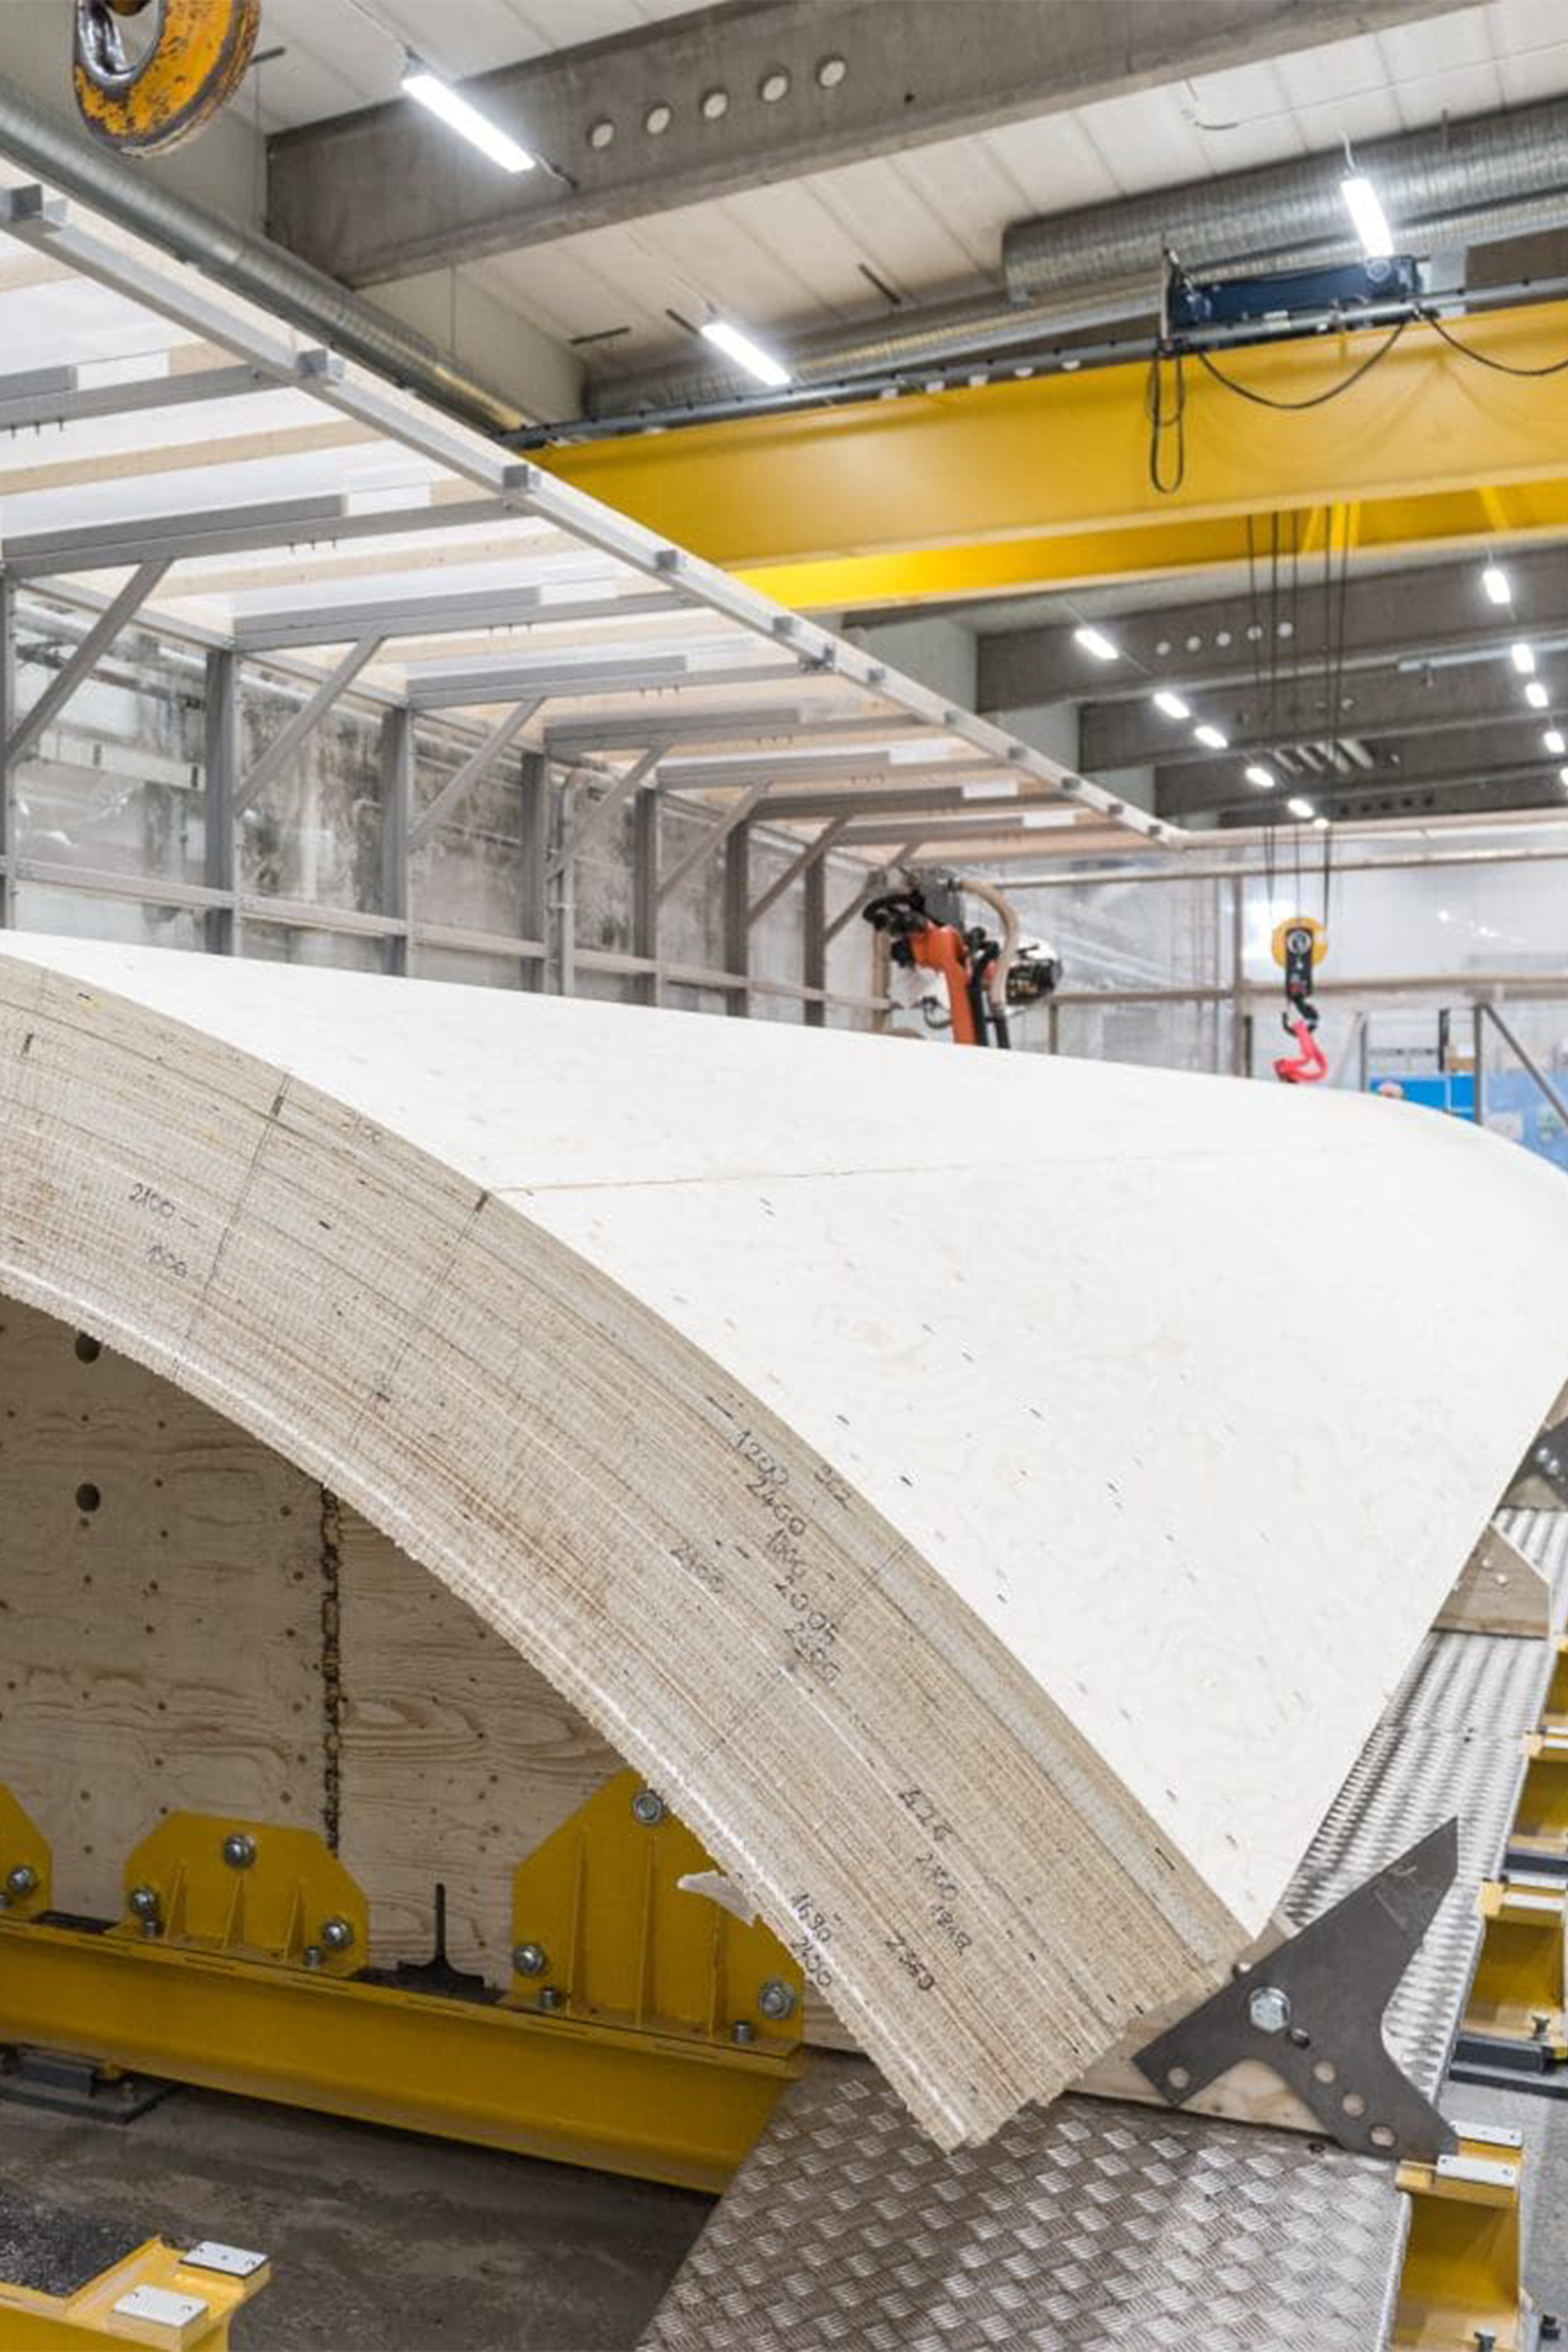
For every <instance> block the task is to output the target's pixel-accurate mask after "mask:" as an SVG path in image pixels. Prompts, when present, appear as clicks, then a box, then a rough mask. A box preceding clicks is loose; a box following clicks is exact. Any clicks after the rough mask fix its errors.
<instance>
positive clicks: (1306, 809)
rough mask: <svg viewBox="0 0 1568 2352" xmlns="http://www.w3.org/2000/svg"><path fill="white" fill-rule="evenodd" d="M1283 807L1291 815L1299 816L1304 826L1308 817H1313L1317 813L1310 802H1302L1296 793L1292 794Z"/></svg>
mask: <svg viewBox="0 0 1568 2352" xmlns="http://www.w3.org/2000/svg"><path fill="white" fill-rule="evenodd" d="M1285 805H1286V807H1287V808H1288V809H1289V812H1290V814H1291V815H1292V816H1299V817H1300V819H1301V821H1302V823H1303V824H1305V822H1306V820H1307V819H1308V817H1310V816H1315V815H1316V814H1317V811H1316V810H1315V809H1314V808H1313V806H1312V803H1311V802H1310V801H1304V800H1302V799H1301V798H1300V794H1298V793H1292V794H1291V797H1290V798H1289V800H1288V801H1287V802H1286V803H1285Z"/></svg>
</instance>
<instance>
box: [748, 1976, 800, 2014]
mask: <svg viewBox="0 0 1568 2352" xmlns="http://www.w3.org/2000/svg"><path fill="white" fill-rule="evenodd" d="M757 2007H758V2009H759V2010H760V2011H761V2012H762V2014H763V2016H764V2017H771V2018H773V2020H774V2021H775V2022H777V2021H780V2020H782V2019H784V2018H786V2017H793V2016H794V2015H795V1987H794V1986H793V1985H787V1984H785V1982H784V1979H783V1977H769V1979H768V1980H767V1982H766V1983H765V1984H764V1985H763V1986H761V1987H760V1988H759V1989H758V1992H757Z"/></svg>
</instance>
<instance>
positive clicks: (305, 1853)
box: [110, 1813, 370, 1976]
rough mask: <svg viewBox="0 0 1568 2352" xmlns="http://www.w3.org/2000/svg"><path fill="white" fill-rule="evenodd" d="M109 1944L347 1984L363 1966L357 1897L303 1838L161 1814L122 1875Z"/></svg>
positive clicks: (303, 1833) (260, 1826) (310, 1836)
mask: <svg viewBox="0 0 1568 2352" xmlns="http://www.w3.org/2000/svg"><path fill="white" fill-rule="evenodd" d="M110 1934H111V1935H114V1936H120V1937H132V1936H134V1937H141V1938H142V1940H143V1941H144V1942H151V1941H153V1940H155V1939H156V1940H161V1941H163V1942H165V1943H169V1944H176V1945H180V1946H182V1947H184V1948H186V1949H187V1950H192V1951H205V1952H230V1953H233V1954H235V1955H236V1956H237V1957H242V1958H246V1959H250V1960H269V1961H271V1962H273V1963H274V1964H275V1965H276V1966H279V1967H283V1968H307V1969H321V1970H322V1971H323V1972H324V1973H326V1974H327V1975H329V1976H349V1975H352V1974H353V1971H354V1970H355V1969H360V1968H363V1965H364V1958H365V1949H366V1946H367V1944H368V1941H369V1937H370V1918H369V1911H368V1907H367V1906H366V1903H365V1899H364V1896H363V1895H362V1894H361V1892H360V1890H359V1888H358V1886H357V1885H355V1884H354V1881H353V1879H352V1878H351V1877H350V1875H349V1874H348V1872H347V1871H346V1870H345V1869H344V1868H343V1866H342V1863H341V1862H339V1861H338V1859H337V1857H336V1856H335V1855H334V1854H332V1853H329V1852H328V1850H327V1848H326V1846H325V1845H324V1844H323V1843H322V1842H321V1839H320V1838H319V1837H318V1836H317V1835H316V1833H315V1832H314V1831H313V1830H290V1829H271V1828H268V1825H267V1823H266V1822H241V1821H235V1820H232V1819H231V1818H229V1817H228V1816H226V1815H221V1814H213V1813H171V1814H170V1815H169V1818H168V1820H167V1821H165V1822H161V1823H160V1824H159V1826H158V1828H157V1829H155V1830H154V1831H153V1833H152V1835H151V1836H150V1837H145V1838H143V1839H142V1843H141V1844H140V1845H139V1846H138V1847H137V1848H136V1850H135V1852H134V1853H132V1856H131V1858H130V1860H129V1862H128V1863H127V1864H126V1865H125V1916H124V1918H123V1919H122V1920H121V1923H120V1925H119V1926H118V1927H114V1928H111V1929H110Z"/></svg>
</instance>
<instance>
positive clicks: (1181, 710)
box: [1154, 686, 1193, 719]
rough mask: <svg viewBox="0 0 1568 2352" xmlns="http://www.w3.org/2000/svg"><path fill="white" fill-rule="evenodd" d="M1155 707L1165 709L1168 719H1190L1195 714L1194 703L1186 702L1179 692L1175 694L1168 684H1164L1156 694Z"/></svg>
mask: <svg viewBox="0 0 1568 2352" xmlns="http://www.w3.org/2000/svg"><path fill="white" fill-rule="evenodd" d="M1154 708H1155V709H1156V710H1163V712H1164V714H1165V716H1166V718H1167V719H1190V718H1191V717H1192V715H1193V712H1192V705H1191V704H1190V703H1186V702H1184V701H1183V700H1182V698H1181V696H1180V695H1179V694H1173V693H1172V692H1171V689H1170V688H1169V687H1168V686H1163V687H1162V688H1160V691H1159V692H1158V694H1156V695H1155V697H1154Z"/></svg>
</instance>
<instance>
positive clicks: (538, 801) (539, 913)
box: [521, 751, 552, 994]
mask: <svg viewBox="0 0 1568 2352" xmlns="http://www.w3.org/2000/svg"><path fill="white" fill-rule="evenodd" d="M521 766H522V778H521V848H522V860H521V862H522V906H521V917H522V936H523V938H524V939H525V940H538V941H539V942H540V944H541V946H542V950H543V953H542V955H539V956H529V957H525V958H524V960H523V966H522V985H523V987H524V988H525V989H527V990H529V991H531V992H533V993H536V994H538V993H542V992H544V991H546V990H548V989H549V987H550V984H551V975H550V937H549V904H548V898H547V896H546V893H547V890H548V879H549V873H550V802H551V793H552V787H551V782H550V766H549V762H548V761H546V760H545V759H544V758H543V757H542V755H541V753H539V752H538V751H525V752H524V753H523V755H522V762H521Z"/></svg>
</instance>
